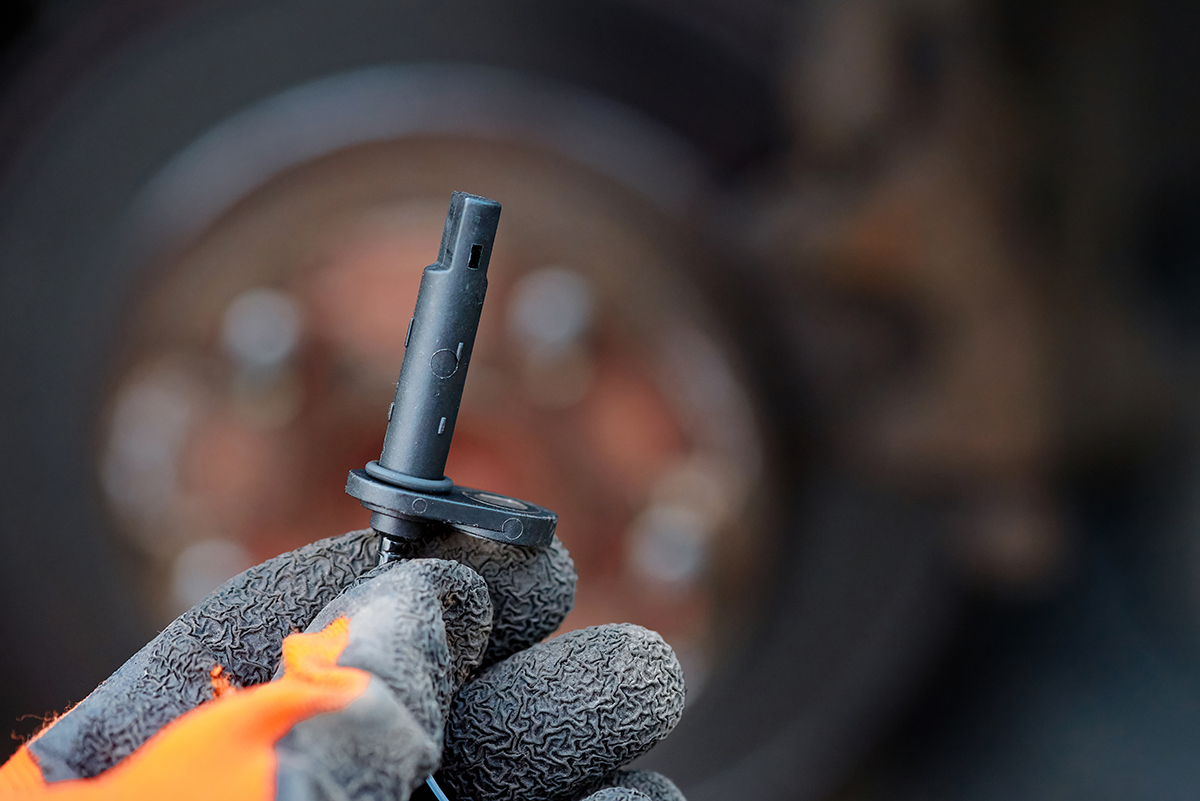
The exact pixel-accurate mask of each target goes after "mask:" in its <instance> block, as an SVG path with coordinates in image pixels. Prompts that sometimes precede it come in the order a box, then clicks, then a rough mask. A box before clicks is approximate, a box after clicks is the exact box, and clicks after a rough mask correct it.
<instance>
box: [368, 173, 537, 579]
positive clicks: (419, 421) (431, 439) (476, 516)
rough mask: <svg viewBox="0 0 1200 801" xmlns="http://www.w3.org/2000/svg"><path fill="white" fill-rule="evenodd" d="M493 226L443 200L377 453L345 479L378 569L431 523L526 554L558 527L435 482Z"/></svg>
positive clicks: (458, 397)
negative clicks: (442, 218) (367, 522)
mask: <svg viewBox="0 0 1200 801" xmlns="http://www.w3.org/2000/svg"><path fill="white" fill-rule="evenodd" d="M499 222H500V204H499V203H497V202H496V201H494V200H489V199H488V198H485V197H479V196H478V195H468V194H467V193H465V192H455V193H454V194H453V195H451V198H450V212H449V213H448V214H447V215H446V229H445V231H444V232H443V233H442V245H441V249H440V251H439V252H438V260H437V261H436V262H434V263H433V264H431V265H429V266H428V267H426V268H425V272H424V273H423V274H422V275H421V289H420V292H419V293H418V294H417V307H416V309H415V310H414V311H413V316H412V319H411V320H410V321H409V323H408V334H407V336H405V339H404V362H403V364H402V365H401V366H400V380H399V382H398V383H397V384H396V399H395V401H394V402H393V403H392V405H391V407H390V408H389V409H388V426H387V434H386V435H385V436H384V438H383V453H382V454H381V455H380V457H379V459H378V461H374V462H370V463H368V464H367V466H366V467H365V468H364V469H362V470H351V471H350V477H349V478H348V479H347V480H346V492H348V493H349V494H350V495H352V496H354V497H355V498H357V499H358V500H359V501H360V502H361V503H362V505H363V506H365V507H366V508H367V509H370V510H371V528H373V529H375V530H376V531H377V532H379V534H380V535H381V536H382V537H383V540H382V542H381V543H380V549H379V561H380V564H382V563H384V562H387V561H390V560H391V559H394V558H398V554H397V551H398V548H397V546H398V545H399V543H398V542H397V541H402V540H411V539H416V538H419V537H422V536H425V535H426V533H427V532H429V531H430V527H431V526H433V525H437V524H446V525H450V526H453V527H454V528H456V529H458V530H459V531H463V532H466V533H467V534H471V535H473V536H476V537H484V538H486V539H489V540H497V541H499V542H507V543H511V544H513V545H524V546H531V547H543V546H545V545H548V544H549V543H550V540H551V538H552V537H553V536H554V529H555V527H556V526H557V525H558V515H556V514H555V513H554V512H551V511H550V510H549V509H543V508H542V507H540V506H538V505H536V504H532V503H529V502H528V501H518V500H517V499H515V498H508V497H505V496H503V495H497V494H495V493H491V492H484V491H483V490H477V489H469V488H467V487H459V486H456V485H455V484H454V482H453V481H451V480H450V479H449V478H447V477H446V476H445V474H444V473H445V470H446V457H447V456H448V455H449V453H450V441H451V439H452V438H453V437H454V423H455V421H456V420H457V419H458V406H459V403H460V402H461V401H462V394H463V387H464V386H465V385H466V381H467V367H468V366H469V365H470V363H471V352H472V350H474V347H475V333H476V331H478V329H479V315H480V313H481V312H482V311H483V299H484V295H485V294H486V293H487V268H488V262H489V261H490V260H491V257H492V243H493V242H494V241H495V239H496V226H497V225H498V224H499Z"/></svg>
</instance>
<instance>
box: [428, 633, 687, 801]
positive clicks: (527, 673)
mask: <svg viewBox="0 0 1200 801" xmlns="http://www.w3.org/2000/svg"><path fill="white" fill-rule="evenodd" d="M683 701H684V683H683V672H682V670H681V669H680V667H679V662H678V661H677V660H676V659H675V655H674V653H673V652H672V651H671V648H670V646H668V645H667V644H666V643H665V642H664V641H663V639H662V638H661V637H659V636H658V635H657V634H655V633H654V632H652V631H648V630H647V629H644V628H642V627H640V626H635V625H632V624H628V623H625V624H617V625H608V626H593V627H591V628H587V629H583V630H581V631H573V632H569V633H567V634H564V635H562V636H561V637H557V638H555V639H553V640H550V641H549V642H545V643H542V644H540V645H536V646H534V647H532V648H530V649H528V650H525V651H522V652H520V653H518V654H516V655H514V656H512V657H509V658H508V659H506V660H504V661H502V662H499V663H497V664H495V665H493V666H491V667H490V668H488V669H487V670H485V671H483V672H482V673H481V674H480V675H479V676H477V677H476V678H474V679H472V680H471V681H470V682H468V683H467V684H465V685H464V686H463V687H462V689H460V690H459V692H458V694H457V695H456V696H455V699H454V703H453V704H452V705H451V708H450V717H449V721H448V724H447V727H446V744H445V752H444V753H443V758H442V772H441V773H440V774H439V776H440V778H439V780H440V781H444V782H445V783H446V784H448V785H449V786H450V787H451V788H452V789H453V791H454V793H455V796H456V797H457V798H458V799H459V801H485V799H486V801H507V800H511V801H517V800H518V799H522V800H524V799H569V798H571V797H573V796H575V795H576V794H577V792H578V789H579V788H581V787H597V786H600V785H601V784H602V782H603V779H604V778H605V777H606V776H611V775H612V774H613V771H614V770H615V769H616V768H617V767H619V766H621V765H623V764H625V763H626V762H628V761H629V760H631V759H634V758H636V757H638V756H640V755H641V754H643V753H645V752H646V751H648V750H649V749H650V748H652V747H653V746H654V745H655V743H657V742H658V741H659V740H661V739H662V738H664V737H665V736H666V735H667V734H669V733H670V731H671V730H672V729H673V728H674V727H675V724H676V723H678V722H679V718H680V716H681V715H682V714H683ZM672 786H673V785H672ZM624 789H635V790H637V791H638V792H641V789H640V788H629V787H626V788H624ZM676 792H678V791H676Z"/></svg>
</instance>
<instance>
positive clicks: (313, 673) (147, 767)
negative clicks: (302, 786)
mask: <svg viewBox="0 0 1200 801" xmlns="http://www.w3.org/2000/svg"><path fill="white" fill-rule="evenodd" d="M349 640H350V621H349V620H348V619H346V618H344V617H343V618H338V619H337V620H335V621H333V622H332V623H330V624H329V625H328V626H327V627H325V629H323V630H322V631H320V632H317V633H314V634H292V635H291V636H289V637H287V638H286V639H285V640H284V641H283V666H284V675H283V677H282V678H280V679H279V680H278V681H273V682H270V683H268V684H260V685H258V686H255V687H249V688H246V689H242V690H234V689H232V688H228V689H226V688H227V684H226V685H221V684H220V683H219V682H220V681H221V679H220V673H219V671H217V670H214V671H213V680H214V689H215V690H216V692H215V695H216V697H215V698H214V700H213V701H211V702H209V703H206V704H202V705H201V706H198V707H196V708H195V709H193V710H191V711H190V712H188V713H187V714H185V715H181V716H180V717H178V718H176V719H175V720H174V721H172V722H171V723H170V724H168V725H167V726H165V727H163V728H162V729H161V730H160V731H159V732H158V733H157V734H155V735H154V736H153V737H151V738H150V739H149V740H147V741H146V742H145V743H144V744H143V745H142V747H141V748H139V749H138V750H137V751H135V752H134V753H132V754H131V755H130V756H129V757H128V758H127V759H125V760H123V761H122V762H121V763H119V764H118V765H116V766H115V767H113V768H112V769H110V770H107V771H105V772H104V773H103V774H101V775H99V776H97V777H95V778H93V779H78V780H74V781H62V782H54V783H51V784H48V783H46V782H45V781H44V779H43V778H42V773H41V770H40V768H38V766H37V763H36V761H35V760H34V758H33V756H32V755H31V754H30V753H29V751H28V750H27V749H26V748H25V747H22V748H21V749H20V750H19V751H18V752H17V753H16V754H15V755H14V756H13V757H12V758H11V759H9V760H8V762H6V763H5V764H4V765H3V766H0V799H4V800H5V801H8V799H14V800H15V799H22V800H24V799H43V798H55V799H63V800H64V801H93V800H95V801H101V800H102V799H103V800H105V801H107V800H108V799H114V800H115V799H128V800H131V801H139V800H140V799H147V801H148V800H149V799H155V800H156V801H157V799H162V798H175V799H184V800H188V799H195V800H196V801H212V800H213V799H215V798H220V799H224V801H268V799H271V798H273V797H274V796H275V770H276V756H275V744H276V743H277V742H279V740H280V739H281V738H282V737H283V736H284V735H285V734H287V733H288V732H289V731H290V730H291V728H292V727H293V726H295V725H296V724H297V723H299V722H300V721H302V720H305V719H306V718H310V717H313V716H315V715H319V714H322V713H326V712H335V711H337V710H339V709H344V708H345V707H346V706H348V705H349V704H350V703H351V702H352V701H353V700H354V699H355V698H357V697H358V696H359V695H361V694H362V693H363V692H364V691H365V690H366V689H367V684H368V683H369V682H370V679H371V677H370V674H368V673H366V672H364V671H362V670H357V669H355V668H346V667H339V666H338V664H337V660H338V657H339V656H340V655H341V653H342V651H344V650H345V648H346V645H347V643H348V642H349Z"/></svg>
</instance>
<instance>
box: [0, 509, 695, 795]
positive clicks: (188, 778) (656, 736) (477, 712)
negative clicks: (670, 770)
mask: <svg viewBox="0 0 1200 801" xmlns="http://www.w3.org/2000/svg"><path fill="white" fill-rule="evenodd" d="M376 549H377V538H376V536H375V535H374V533H373V532H371V531H359V532H353V533H351V534H347V535H345V536H342V537H336V538H333V539H329V540H323V541H320V542H317V543H314V544H312V545H309V546H306V547H304V548H301V549H299V550H297V551H294V552H292V553H288V554H284V555H282V556H279V557H276V558H275V559H272V560H269V561H267V562H264V563H263V564H261V565H259V566H257V567H254V568H251V569H250V570H248V571H246V572H245V573H243V574H241V575H240V576H237V577H235V578H234V579H231V580H230V581H229V582H228V583H226V584H225V585H224V586H223V587H221V588H220V589H218V590H217V591H216V592H214V593H213V594H212V595H210V596H209V597H208V598H207V599H206V600H204V601H203V602H201V603H200V604H198V605H197V606H196V607H194V608H192V609H191V610H190V611H188V612H186V613H185V614H183V615H182V616H180V617H179V618H178V619H177V620H175V621H174V622H173V623H172V624H171V625H170V626H168V627H167V628H166V629H165V630H164V631H163V632H162V634H160V635H159V636H158V637H156V638H155V639H154V640H153V641H151V642H150V643H149V644H148V645H147V646H146V647H145V648H143V649H142V650H141V651H139V652H138V653H137V654H136V655H135V656H134V657H133V658H131V659H130V660H129V661H128V662H127V663H126V664H125V665H124V666H122V667H121V668H120V669H119V670H118V671H117V672H116V673H114V674H113V675H112V676H111V677H110V678H109V679H108V680H107V681H105V682H104V683H103V684H101V685H100V686H99V687H98V688H97V689H96V690H95V691H94V692H93V693H92V694H91V695H89V696H88V697H87V698H86V699H85V700H84V701H83V702H82V703H80V704H79V705H78V706H76V707H75V708H74V709H72V710H71V711H70V712H68V713H67V714H66V715H64V716H63V717H62V718H60V719H59V720H58V721H56V722H55V723H54V724H53V725H52V726H50V727H49V728H48V729H46V730H44V731H43V732H42V733H41V734H40V735H39V736H38V737H37V738H36V739H34V740H33V741H31V742H30V743H29V744H27V746H25V747H24V748H23V749H22V750H21V751H19V752H18V753H17V755H16V756H14V757H13V759H11V760H10V761H9V762H8V763H7V764H6V765H4V766H3V767H0V798H7V797H9V796H12V797H23V796H25V795H28V796H29V797H44V796H47V795H63V796H65V797H67V798H69V797H70V796H71V795H72V794H75V795H77V796H79V797H85V796H86V797H91V796H97V797H112V798H125V799H139V798H151V797H153V798H156V799H157V798H189V797H194V798H204V799H205V801H214V800H215V799H222V800H223V801H240V800H241V799H251V798H253V799H267V798H272V797H276V798H282V799H305V801H308V800H309V799H311V800H312V801H322V800H324V799H329V801H333V800H334V799H338V800H340V799H366V798H400V799H404V798H407V797H408V795H409V794H410V793H411V792H412V790H413V789H414V788H415V787H417V786H419V785H420V784H421V783H422V782H423V781H424V779H425V777H426V776H428V775H429V774H430V773H432V772H433V771H434V770H435V769H437V768H438V766H439V764H440V770H439V772H438V774H437V776H438V780H439V782H441V783H442V785H443V786H444V787H446V788H447V789H449V790H450V791H451V792H452V794H453V795H455V796H456V797H457V799H458V801H472V800H478V801H484V799H487V800H488V801H491V800H492V799H514V800H515V799H527V800H528V801H536V800H537V799H547V801H559V800H561V801H567V799H578V798H584V797H587V798H589V799H593V801H633V800H634V799H640V800H641V801H644V800H645V799H646V798H649V799H653V800H654V801H682V796H681V795H680V794H679V791H678V790H677V789H676V788H675V787H674V785H673V784H671V783H670V781H669V780H667V779H665V778H664V777H662V776H659V775H657V774H653V773H648V772H645V771H620V770H618V768H619V767H620V766H621V765H623V764H625V763H626V762H628V761H629V760H630V759H633V758H634V757H636V756H638V755H640V754H642V753H644V752H645V751H646V750H648V749H649V748H650V747H652V746H653V745H654V744H655V743H656V742H657V741H658V740H660V739H662V737H664V736H666V734H667V733H668V732H669V731H670V730H671V728H673V727H674V725H675V723H676V722H677V721H678V719H679V716H680V714H681V712H682V707H683V679H682V674H681V671H680V669H679V664H678V662H677V661H676V660H675V657H674V655H673V654H672V653H671V650H670V648H669V647H668V646H667V645H666V644H665V643H664V642H663V641H662V639H661V638H659V637H658V635H656V634H654V633H653V632H649V631H646V630H645V629H642V628H640V627H637V626H632V625H628V624H623V625H612V626H597V627H592V628H589V629H585V630H583V631H577V632H571V633H568V634H565V635H563V636H561V637H557V638H555V639H553V640H550V641H548V642H545V643H540V641H541V640H542V639H543V638H545V637H546V636H547V635H548V634H549V633H551V632H552V631H554V629H556V628H557V627H558V625H559V624H560V623H561V622H562V619H563V618H564V617H565V616H566V613H567V612H568V611H569V610H570V608H571V605H572V603H573V598H574V585H575V572H574V566H573V565H572V563H571V560H570V557H569V556H568V555H567V552H566V550H565V549H564V548H563V547H562V545H561V544H560V543H559V542H558V541H557V540H556V541H555V542H554V544H553V545H552V546H551V547H550V548H548V549H546V550H541V551H534V550H529V549H523V548H517V547H513V546H504V545H500V544H494V543H490V542H488V541H485V540H479V539H476V538H472V537H468V536H465V535H462V534H460V533H457V532H453V531H451V530H447V531H446V532H444V533H442V534H440V535H439V536H436V537H431V538H429V539H427V540H422V541H420V542H418V543H413V544H412V545H410V546H409V552H408V553H407V554H406V556H407V557H408V558H406V559H405V560H403V561H400V562H394V563H392V564H389V565H386V566H384V567H381V568H376V569H374V570H370V571H369V572H366V571H367V570H368V568H369V567H370V565H372V564H374V562H375V559H376ZM300 630H305V633H303V634H291V633H292V632H297V631H300ZM289 634H291V636H289ZM537 643H540V644H537ZM281 652H282V664H280V655H281ZM273 676H274V677H275V680H274V681H270V680H271V679H272V677H273ZM443 743H444V748H443ZM91 777H96V778H91ZM47 782H49V783H48V784H47Z"/></svg>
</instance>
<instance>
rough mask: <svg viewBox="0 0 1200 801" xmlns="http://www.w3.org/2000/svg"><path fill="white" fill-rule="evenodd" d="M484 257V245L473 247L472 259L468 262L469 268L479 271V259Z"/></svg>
mask: <svg viewBox="0 0 1200 801" xmlns="http://www.w3.org/2000/svg"><path fill="white" fill-rule="evenodd" d="M482 256H483V245H471V258H470V259H469V260H468V261H467V267H469V268H471V269H472V270H478V269H479V259H480V258H481V257H482Z"/></svg>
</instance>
